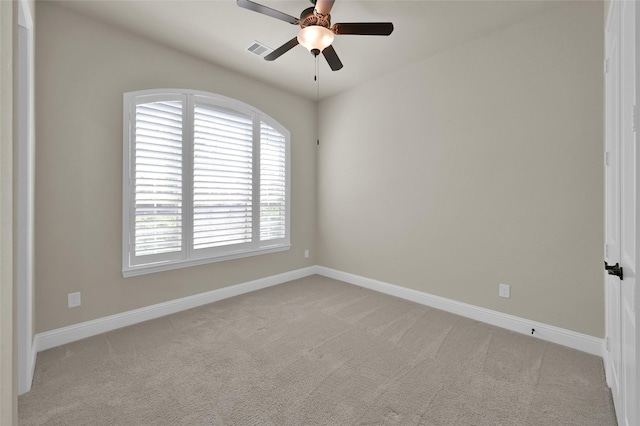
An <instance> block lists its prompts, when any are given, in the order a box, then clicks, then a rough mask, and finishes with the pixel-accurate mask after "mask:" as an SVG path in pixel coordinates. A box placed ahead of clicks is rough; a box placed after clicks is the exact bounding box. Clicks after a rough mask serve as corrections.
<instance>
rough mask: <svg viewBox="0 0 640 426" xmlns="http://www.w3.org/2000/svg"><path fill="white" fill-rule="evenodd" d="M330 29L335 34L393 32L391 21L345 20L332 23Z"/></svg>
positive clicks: (385, 34) (382, 34)
mask: <svg viewBox="0 0 640 426" xmlns="http://www.w3.org/2000/svg"><path fill="white" fill-rule="evenodd" d="M331 31H333V32H334V33H335V34H357V35H381V36H388V35H389V34H391V33H392V32H393V24H392V23H391V22H347V23H338V24H334V25H333V27H331Z"/></svg>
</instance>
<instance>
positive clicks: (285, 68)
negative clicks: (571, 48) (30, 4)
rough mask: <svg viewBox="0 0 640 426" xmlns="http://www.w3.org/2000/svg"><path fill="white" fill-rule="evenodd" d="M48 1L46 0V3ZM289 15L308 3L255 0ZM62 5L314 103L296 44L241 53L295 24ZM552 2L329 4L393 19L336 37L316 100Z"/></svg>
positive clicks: (190, 4)
mask: <svg viewBox="0 0 640 426" xmlns="http://www.w3.org/2000/svg"><path fill="white" fill-rule="evenodd" d="M52 1H53V0H52ZM256 2H257V3H260V4H263V5H266V6H268V7H271V8H273V9H277V10H280V11H282V12H284V13H287V14H289V15H293V16H296V17H297V16H299V15H300V12H301V11H302V10H303V9H305V8H307V7H310V6H311V3H310V2H309V1H308V0H285V1H283V0H279V1H272V0H256ZM56 3H59V4H61V5H64V6H65V7H67V8H69V9H72V10H75V11H77V12H80V13H83V14H85V15H89V16H92V17H94V18H97V19H99V20H101V21H104V22H107V23H111V24H113V25H116V26H118V27H120V28H123V29H126V30H128V31H131V32H133V33H136V34H139V35H142V36H144V37H148V38H150V39H154V40H157V41H158V42H160V43H162V44H164V45H167V46H171V47H173V48H176V49H179V50H181V51H184V52H186V53H189V54H191V55H193V56H196V57H199V58H201V59H205V60H207V61H210V62H213V63H215V64H218V65H221V66H223V67H226V68H228V69H231V70H233V71H235V72H239V73H242V74H245V75H247V76H250V77H252V78H255V79H259V80H262V81H264V82H267V83H269V84H272V85H275V86H278V87H281V88H284V89H286V90H288V91H290V92H294V93H296V94H299V95H301V96H304V97H307V98H309V99H316V96H317V93H316V92H317V88H316V83H315V82H314V78H313V77H314V75H315V61H314V58H313V56H312V55H311V54H310V53H309V52H308V51H307V50H306V49H305V48H304V47H302V46H297V47H295V48H294V49H292V50H290V51H289V52H287V53H285V54H284V55H283V56H281V57H280V58H278V59H277V60H275V61H273V62H267V61H265V60H264V59H262V58H260V57H258V56H256V55H255V54H252V53H249V52H248V51H246V48H247V47H248V46H249V45H250V44H251V43H252V42H253V41H255V40H257V41H259V42H261V43H263V44H265V45H267V46H269V47H271V48H273V49H275V48H277V47H279V46H280V45H281V44H283V43H285V42H286V41H288V40H290V39H291V38H293V37H295V35H296V34H297V31H298V29H299V27H296V26H294V25H291V24H288V23H286V22H283V21H280V20H277V19H274V18H271V17H268V16H265V15H262V14H259V13H256V12H252V11H249V10H246V9H242V8H240V7H238V6H237V5H236V2H235V0H199V1H193V0H170V1H167V0H162V1H161V0H119V1H113V0H109V1H103V0H81V1H77V0H76V1H56ZM561 3H562V2H560V1H554V0H546V1H542V0H538V1H527V0H509V1H507V0H501V1H484V0H471V1H459V0H446V1H432V0H413V1H400V0H386V1H371V0H369V1H364V0H336V2H335V4H334V6H333V9H332V11H331V20H332V23H337V22H367V21H371V22H380V21H382V22H387V21H390V22H393V24H394V27H395V30H394V32H393V33H392V34H391V35H390V36H389V37H381V36H355V35H342V36H340V35H339V36H336V38H335V41H334V43H333V46H334V48H335V50H336V52H337V53H338V55H339V56H340V59H341V60H342V63H343V64H344V68H342V69H341V70H339V71H335V72H334V71H331V69H330V68H329V66H328V65H327V63H326V61H325V60H324V58H322V57H320V62H321V64H320V98H325V97H327V96H331V95H334V94H336V93H339V92H341V91H343V90H346V89H349V88H351V87H353V86H355V85H357V84H359V83H361V82H363V81H366V80H370V79H373V78H375V77H376V76H378V75H381V74H384V73H387V72H389V71H391V70H393V69H397V68H400V67H403V66H405V65H407V64H410V63H413V62H416V61H419V60H422V59H424V58H427V57H429V56H432V55H435V54H437V53H438V52H442V51H443V50H447V49H450V48H453V47H455V46H458V45H461V44H464V43H467V42H469V41H471V40H473V39H476V38H478V37H481V36H483V35H486V34H490V33H492V32H495V31H498V30H500V29H502V28H505V27H507V26H509V25H512V24H514V23H517V22H519V21H522V20H524V19H527V18H528V17H530V16H533V15H535V14H539V13H543V12H547V11H550V10H552V9H553V8H555V7H559V6H560V5H561Z"/></svg>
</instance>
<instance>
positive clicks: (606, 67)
mask: <svg viewBox="0 0 640 426" xmlns="http://www.w3.org/2000/svg"><path fill="white" fill-rule="evenodd" d="M604 73H605V74H609V58H607V59H605V60H604Z"/></svg>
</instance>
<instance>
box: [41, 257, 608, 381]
mask: <svg viewBox="0 0 640 426" xmlns="http://www.w3.org/2000/svg"><path fill="white" fill-rule="evenodd" d="M314 274H319V275H323V276H325V277H328V278H334V279H337V280H340V281H343V282H346V283H349V284H354V285H357V286H360V287H364V288H368V289H370V290H374V291H377V292H380V293H385V294H389V295H391V296H395V297H399V298H402V299H406V300H410V301H412V302H416V303H419V304H421V305H425V306H429V307H432V308H436V309H440V310H443V311H447V312H451V313H453V314H457V315H460V316H463V317H466V318H471V319H474V320H476V321H481V322H485V323H487V324H491V325H495V326H497V327H501V328H505V329H507V330H512V331H515V332H518V333H522V334H528V335H531V329H532V328H533V329H535V333H534V335H533V337H536V338H539V339H542V340H546V341H549V342H552V343H557V344H560V345H563V346H567V347H570V348H573V349H577V350H580V351H583V352H587V353H590V354H592V355H597V356H600V357H603V356H604V355H605V353H606V352H605V348H604V339H599V338H596V337H593V336H589V335H586V334H581V333H577V332H574V331H570V330H566V329H563V328H559V327H555V326H552V325H548V324H543V323H540V322H536V321H531V320H528V319H524V318H520V317H516V316H513V315H508V314H505V313H502V312H498V311H493V310H490V309H485V308H481V307H478V306H474V305H469V304H467V303H463V302H458V301H455V300H452V299H447V298H444V297H440V296H434V295H431V294H428V293H424V292H421V291H418V290H412V289H409V288H406V287H401V286H398V285H394V284H389V283H385V282H382V281H377V280H373V279H370V278H365V277H362V276H359V275H354V274H350V273H347V272H342V271H338V270H335V269H331V268H327V267H324V266H310V267H307V268H303V269H297V270H294V271H290V272H285V273H283V274H279V275H273V276H271V277H266V278H261V279H258V280H255V281H249V282H246V283H242V284H237V285H233V286H230V287H224V288H221V289H218V290H212V291H209V292H206V293H200V294H196V295H193V296H187V297H183V298H180V299H176V300H171V301H168V302H164V303H159V304H156V305H151V306H147V307H144V308H139V309H134V310H132V311H128V312H123V313H120V314H115V315H110V316H108V317H104V318H98V319H95V320H91V321H86V322H82V323H79V324H74V325H71V326H68V327H63V328H59V329H56V330H51V331H47V332H44V333H38V334H36V336H35V338H34V342H33V350H32V353H33V361H32V369H31V370H32V372H31V375H32V376H33V368H35V356H36V354H37V352H40V351H44V350H46V349H50V348H53V347H56V346H60V345H64V344H67V343H71V342H74V341H76V340H81V339H85V338H87V337H91V336H95V335H97V334H101V333H105V332H107V331H111V330H116V329H118V328H122V327H126V326H129V325H133V324H137V323H140V322H143V321H148V320H151V319H154V318H159V317H162V316H165V315H170V314H173V313H176V312H180V311H184V310H187V309H192V308H196V307H198V306H202V305H206V304H209V303H213V302H216V301H218V300H223V299H227V298H230V297H234V296H238V295H241V294H245V293H249V292H252V291H256V290H260V289H263V288H266V287H271V286H274V285H277V284H282V283H285V282H287V281H292V280H296V279H299V278H304V277H307V276H310V275H314Z"/></svg>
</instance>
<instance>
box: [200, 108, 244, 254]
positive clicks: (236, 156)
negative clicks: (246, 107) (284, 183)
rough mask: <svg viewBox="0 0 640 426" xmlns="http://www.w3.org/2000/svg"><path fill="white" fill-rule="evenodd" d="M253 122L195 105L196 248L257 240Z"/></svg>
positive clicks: (230, 113) (242, 116)
mask: <svg viewBox="0 0 640 426" xmlns="http://www.w3.org/2000/svg"><path fill="white" fill-rule="evenodd" d="M252 147H253V122H252V118H251V117H250V116H245V115H242V114H239V113H236V112H229V111H225V110H220V109H213V108H210V107H207V106H203V105H198V104H196V105H195V107H194V144H193V248H194V249H196V250H197V249H205V248H212V247H220V246H229V245H233V244H241V243H250V242H251V241H252V209H253V205H252V198H253V197H252V168H253V163H252V162H253V158H252V157H253V152H252V149H253V148H252Z"/></svg>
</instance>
